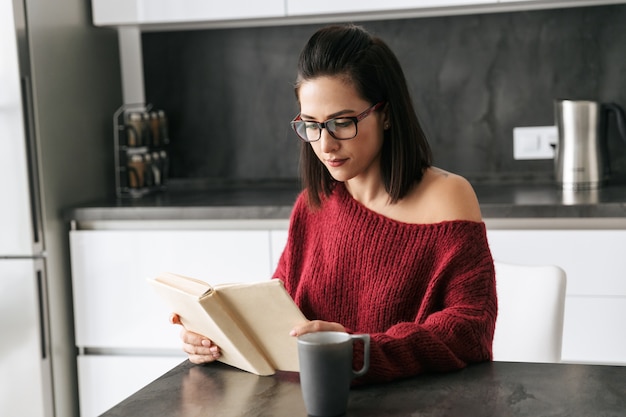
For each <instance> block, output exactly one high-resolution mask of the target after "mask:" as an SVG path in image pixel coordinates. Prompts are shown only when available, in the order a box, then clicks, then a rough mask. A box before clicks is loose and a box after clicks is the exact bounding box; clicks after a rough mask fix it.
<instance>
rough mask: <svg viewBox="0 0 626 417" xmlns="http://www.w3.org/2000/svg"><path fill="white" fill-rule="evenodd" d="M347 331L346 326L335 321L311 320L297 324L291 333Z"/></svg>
mask: <svg viewBox="0 0 626 417" xmlns="http://www.w3.org/2000/svg"><path fill="white" fill-rule="evenodd" d="M329 331H332V332H345V331H346V328H345V327H343V326H342V325H341V324H339V323H333V322H329V321H322V320H311V321H308V322H305V323H302V324H299V325H297V326H295V327H294V328H293V329H291V332H289V334H290V335H291V336H296V337H297V336H301V335H303V334H306V333H314V332H329Z"/></svg>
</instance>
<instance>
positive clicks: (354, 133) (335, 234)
mask: <svg viewBox="0 0 626 417" xmlns="http://www.w3.org/2000/svg"><path fill="white" fill-rule="evenodd" d="M295 92H296V97H297V99H298V102H299V104H300V110H301V111H300V114H299V115H298V116H297V117H296V118H295V119H294V120H293V121H292V122H291V125H292V127H293V129H294V130H295V132H296V134H297V135H298V136H299V137H300V139H301V140H302V141H303V144H302V151H301V170H302V172H301V174H302V180H303V184H304V186H305V191H304V192H303V193H301V194H300V195H299V197H298V199H297V201H296V203H295V206H294V209H293V212H292V216H291V221H290V228H289V237H288V241H287V245H286V247H285V250H284V252H283V254H282V256H281V259H280V262H279V265H278V268H277V270H276V273H275V275H274V276H275V277H276V278H279V279H281V280H283V282H284V283H285V287H286V288H287V290H288V291H289V293H290V294H291V296H292V297H293V299H294V300H295V302H296V303H297V304H298V306H299V307H300V309H301V310H302V312H303V313H304V314H305V316H306V317H307V318H308V319H309V320H310V321H308V322H306V323H302V324H301V325H299V326H297V327H295V328H294V329H293V330H292V331H291V335H292V336H294V337H297V336H299V335H302V334H305V333H309V332H316V331H324V330H334V331H346V332H354V333H369V334H370V336H371V357H370V369H369V372H368V373H367V375H366V376H365V377H363V378H362V379H361V380H360V381H358V382H359V383H364V382H382V381H390V380H393V379H397V378H402V377H408V376H412V375H416V374H419V373H422V372H427V371H449V370H454V369H459V368H462V367H464V366H466V365H467V364H469V363H472V362H479V361H486V360H490V359H491V354H492V352H491V343H492V339H493V332H494V327H495V319H496V310H497V305H496V304H497V303H496V291H495V273H494V267H493V259H492V257H491V253H490V251H489V246H488V243H487V237H486V230H485V225H484V223H483V222H482V219H481V214H480V208H479V205H478V201H477V199H476V196H475V194H474V191H473V189H472V187H471V185H470V184H469V183H468V182H467V181H466V180H465V179H463V178H462V177H460V176H458V175H454V174H451V173H449V172H445V171H442V170H440V169H437V168H434V167H432V166H431V151H430V147H429V145H428V143H427V141H426V138H425V136H424V133H423V132H422V129H421V127H420V125H419V122H418V120H417V116H416V114H415V111H414V109H413V105H412V101H411V98H410V95H409V91H408V88H407V85H406V81H405V78H404V74H403V72H402V69H401V67H400V65H399V62H398V60H397V58H396V57H395V55H394V54H393V52H392V51H391V50H390V49H389V48H388V47H387V46H386V44H385V43H384V42H383V41H382V40H380V39H378V38H376V37H373V36H371V35H370V34H368V33H367V32H366V31H365V30H364V29H362V28H361V27H358V26H353V25H348V26H330V27H325V28H322V29H320V30H319V31H317V32H316V33H315V34H314V35H313V36H312V37H311V38H310V40H309V41H308V43H307V44H306V46H305V48H304V50H303V51H302V53H301V55H300V59H299V64H298V77H297V82H296V87H295ZM172 321H173V322H174V323H180V322H179V320H178V318H177V317H176V316H173V319H172ZM181 337H182V339H183V342H184V348H183V349H184V350H185V351H186V352H187V353H189V359H190V360H191V361H192V362H194V363H207V362H211V361H213V360H216V359H218V358H219V347H218V346H214V345H213V344H212V343H211V342H210V340H209V339H207V338H205V337H202V336H200V335H197V334H194V333H191V332H187V331H184V330H183V333H182V336H181ZM357 346H358V345H357ZM360 356H361V352H359V351H357V352H356V354H355V362H356V363H361V357H360Z"/></svg>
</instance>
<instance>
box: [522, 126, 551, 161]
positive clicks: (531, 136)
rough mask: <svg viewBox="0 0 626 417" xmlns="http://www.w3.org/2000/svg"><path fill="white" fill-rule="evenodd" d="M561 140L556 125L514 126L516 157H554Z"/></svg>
mask: <svg viewBox="0 0 626 417" xmlns="http://www.w3.org/2000/svg"><path fill="white" fill-rule="evenodd" d="M558 140H559V137H558V131H557V127H556V126H532V127H515V128H513V158H514V159H553V158H554V146H555V145H556V144H557V142H558Z"/></svg>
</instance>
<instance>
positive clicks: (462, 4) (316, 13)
mask: <svg viewBox="0 0 626 417" xmlns="http://www.w3.org/2000/svg"><path fill="white" fill-rule="evenodd" d="M619 3H624V0H563V1H555V0H389V1H386V2H384V1H377V0H360V1H359V0H335V1H333V0H317V1H314V2H311V1H304V0H264V1H256V0H231V1H228V2H224V1H215V0H208V1H203V0H186V1H184V2H180V1H177V0H91V5H92V12H93V16H92V20H93V22H94V24H95V25H96V26H117V27H120V26H138V27H141V28H142V29H146V30H159V29H172V28H174V29H185V28H190V29H191V28H198V27H201V28H211V27H225V26H227V27H243V26H251V25H259V24H265V25H267V24H272V25H280V24H293V23H306V22H316V23H321V22H332V21H337V20H338V19H340V20H344V19H345V16H346V15H347V16H348V19H349V20H355V19H356V20H371V19H394V18H403V17H419V16H445V15H451V14H460V13H463V14H466V13H478V12H480V13H486V12H497V11H502V10H507V11H508V10H531V9H541V8H556V7H559V8H562V7H578V6H594V5H602V4H619Z"/></svg>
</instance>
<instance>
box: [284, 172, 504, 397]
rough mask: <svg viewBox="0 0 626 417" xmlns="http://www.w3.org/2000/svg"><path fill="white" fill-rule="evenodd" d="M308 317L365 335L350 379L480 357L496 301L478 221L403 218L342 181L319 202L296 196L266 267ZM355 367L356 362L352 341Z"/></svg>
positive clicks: (488, 341)
mask: <svg viewBox="0 0 626 417" xmlns="http://www.w3.org/2000/svg"><path fill="white" fill-rule="evenodd" d="M274 276H275V277H277V278H280V279H282V280H283V281H284V283H285V287H286V288H287V291H289V293H290V294H291V296H292V297H293V299H294V300H295V302H296V303H297V304H298V306H299V307H300V309H301V310H302V312H303V313H304V314H305V316H306V317H307V318H308V319H310V320H325V321H332V322H338V323H341V324H342V325H344V326H345V327H346V329H347V330H348V331H349V332H351V333H369V334H370V335H371V356H370V369H369V372H368V373H367V374H366V375H365V376H364V377H362V378H360V379H359V380H357V381H355V384H356V385H359V384H363V383H368V382H383V381H390V380H393V379H397V378H403V377H408V376H413V375H416V374H419V373H422V372H428V371H450V370H454V369H460V368H463V367H465V366H466V365H467V364H469V363H471V362H481V361H487V360H490V359H491V357H492V351H491V345H492V340H493V332H494V327H495V319H496V310H497V301H496V289H495V272H494V266H493V259H492V257H491V253H490V251H489V245H488V242H487V236H486V229H485V225H484V223H479V222H471V221H460V220H459V221H445V222H441V223H435V224H407V223H402V222H398V221H394V220H391V219H389V218H386V217H384V216H382V215H380V214H378V213H375V212H373V211H371V210H369V209H367V208H366V207H365V206H363V205H361V204H360V203H358V202H357V201H356V200H354V199H353V198H352V197H351V196H350V194H349V193H348V192H347V190H346V189H345V187H344V186H343V184H339V185H337V187H336V189H335V191H334V192H333V194H332V195H331V196H330V197H329V198H328V199H327V200H325V201H324V203H323V206H322V208H321V209H319V210H315V211H312V210H310V209H309V208H308V206H307V203H306V194H305V193H302V194H300V196H299V197H298V199H297V201H296V204H295V205H294V210H293V213H292V217H291V223H290V233H289V239H288V242H287V246H286V248H285V250H284V252H283V254H282V256H281V259H280V262H279V265H278V268H277V270H276V273H275V275H274ZM354 360H355V367H360V364H361V363H362V348H361V346H360V343H359V342H357V347H356V349H355V358H354Z"/></svg>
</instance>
